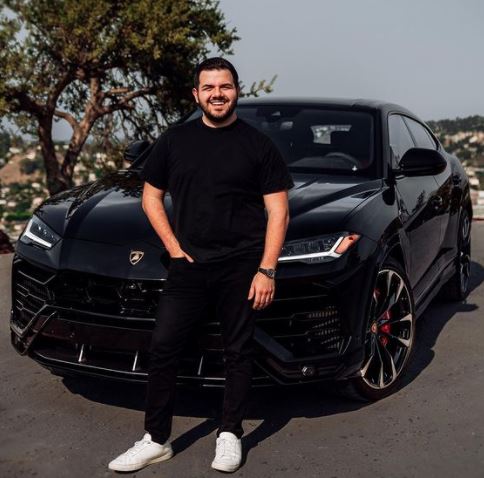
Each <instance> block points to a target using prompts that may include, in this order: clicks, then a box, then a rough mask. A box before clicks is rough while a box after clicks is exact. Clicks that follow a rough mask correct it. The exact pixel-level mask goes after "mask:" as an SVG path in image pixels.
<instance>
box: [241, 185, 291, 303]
mask: <svg viewBox="0 0 484 478" xmlns="http://www.w3.org/2000/svg"><path fill="white" fill-rule="evenodd" d="M263 197H264V203H265V206H266V209H267V229H266V237H265V246H264V254H263V256H262V260H261V263H260V267H263V268H267V269H275V268H276V266H277V260H278V259H279V255H280V253H281V250H282V246H283V244H284V238H285V237H286V231H287V226H288V225H289V219H290V218H289V206H288V199H287V190H284V191H278V192H275V193H270V194H264V195H263ZM275 290H276V289H275V281H274V279H271V278H269V277H267V276H265V275H264V274H261V273H259V272H257V273H256V274H255V276H254V278H253V279H252V284H251V286H250V290H249V296H248V299H249V300H250V299H252V297H254V303H253V305H252V308H253V309H263V308H264V307H267V306H268V305H269V304H270V303H271V302H272V299H273V298H274V294H275Z"/></svg>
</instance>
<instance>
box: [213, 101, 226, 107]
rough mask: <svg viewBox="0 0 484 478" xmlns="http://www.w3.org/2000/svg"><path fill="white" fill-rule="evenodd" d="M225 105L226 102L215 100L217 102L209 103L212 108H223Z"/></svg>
mask: <svg viewBox="0 0 484 478" xmlns="http://www.w3.org/2000/svg"><path fill="white" fill-rule="evenodd" d="M225 103H227V102H226V101H223V100H217V101H214V100H212V101H210V104H211V105H213V106H223V105H224V104H225Z"/></svg>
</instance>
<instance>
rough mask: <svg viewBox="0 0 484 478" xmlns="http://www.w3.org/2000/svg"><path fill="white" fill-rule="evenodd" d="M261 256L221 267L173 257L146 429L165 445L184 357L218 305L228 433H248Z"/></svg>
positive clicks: (154, 349)
mask: <svg viewBox="0 0 484 478" xmlns="http://www.w3.org/2000/svg"><path fill="white" fill-rule="evenodd" d="M261 256H262V255H261V254H256V253H251V254H245V255H241V256H238V257H234V258H232V259H225V260H223V261H218V262H216V263H210V264H208V263H206V264H202V263H197V262H190V261H188V259H185V258H175V259H171V262H170V265H169V268H168V277H167V280H166V281H165V287H164V289H163V291H162V293H161V296H160V302H159V305H158V309H157V312H156V325H155V328H154V330H153V335H152V341H151V347H150V364H149V371H148V388H147V397H146V414H145V430H146V431H147V432H148V433H150V434H151V436H152V439H153V441H155V442H158V443H164V442H165V441H167V440H168V438H169V436H170V434H171V425H172V417H173V408H174V401H175V385H176V376H177V369H178V361H179V357H180V353H181V352H182V351H183V349H184V347H185V345H186V341H187V339H188V336H189V334H190V332H191V330H192V329H193V326H194V325H195V323H196V322H197V321H198V320H199V319H200V318H201V316H202V311H203V310H204V309H205V307H206V306H207V305H208V304H210V303H212V302H211V301H214V302H213V303H214V305H215V312H216V319H217V320H218V321H219V322H220V324H221V334H222V339H223V345H224V368H225V391H224V403H223V414H222V423H221V426H220V427H219V429H218V430H217V436H218V435H219V434H220V433H221V432H222V431H230V432H232V433H234V434H235V435H237V436H238V437H239V438H240V437H241V436H242V435H243V433H244V431H243V428H242V419H243V416H244V413H245V409H246V404H247V398H248V394H249V390H250V387H251V382H252V364H253V335H254V320H255V317H254V312H255V309H253V308H252V304H253V301H254V298H252V299H251V300H248V299H247V296H248V295H249V289H250V285H251V282H252V279H253V277H254V275H255V274H256V272H257V267H258V266H259V264H260V260H261Z"/></svg>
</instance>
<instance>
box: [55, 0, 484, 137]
mask: <svg viewBox="0 0 484 478" xmlns="http://www.w3.org/2000/svg"><path fill="white" fill-rule="evenodd" d="M219 6H220V9H221V10H222V12H224V14H225V19H226V23H227V24H228V26H229V27H231V28H232V27H235V28H236V29H237V34H238V35H239V36H240V37H241V40H239V41H238V42H235V43H234V45H233V50H234V55H233V56H230V57H228V58H229V59H230V60H231V61H232V62H233V63H234V65H235V66H236V68H237V70H238V71H239V75H240V78H241V80H242V81H243V82H244V83H245V84H246V85H248V86H249V85H250V84H251V83H252V82H253V81H258V80H260V79H266V80H270V79H271V78H272V77H273V76H274V75H275V74H277V75H278V77H277V79H276V82H275V85H274V92H273V93H271V95H273V96H274V97H275V96H277V97H288V96H291V97H295V96H299V97H308V96H309V97H317V96H319V97H349V98H374V99H381V100H387V101H391V102H394V103H398V104H401V105H402V106H405V107H406V108H408V109H409V110H411V111H413V112H414V113H415V114H416V115H417V116H419V117H420V118H421V119H423V120H424V121H427V120H436V119H443V118H455V117H457V116H459V117H464V116H469V115H474V114H480V115H484V94H483V88H484V57H483V54H482V50H483V46H484V28H483V25H484V2H483V1H482V0H460V1H458V2H457V1H450V0H432V1H430V0H405V1H403V0H398V1H396V0H339V1H334V0H332V1H329V0H298V1H294V0H244V1H237V0H220V3H219ZM69 130H70V129H69V127H68V126H67V124H66V123H64V122H60V123H57V124H56V126H55V137H56V139H65V138H66V137H67V136H68V135H69V132H70V131H69Z"/></svg>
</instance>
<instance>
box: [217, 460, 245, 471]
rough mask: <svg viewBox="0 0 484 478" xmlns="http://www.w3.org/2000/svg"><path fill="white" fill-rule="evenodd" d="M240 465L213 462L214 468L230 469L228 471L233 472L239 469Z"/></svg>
mask: <svg viewBox="0 0 484 478" xmlns="http://www.w3.org/2000/svg"><path fill="white" fill-rule="evenodd" d="M239 467H240V465H232V466H230V465H225V464H224V463H216V462H214V461H213V462H212V468H213V469H214V470H219V471H228V472H230V473H231V472H233V471H236V470H238V469H239Z"/></svg>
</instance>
